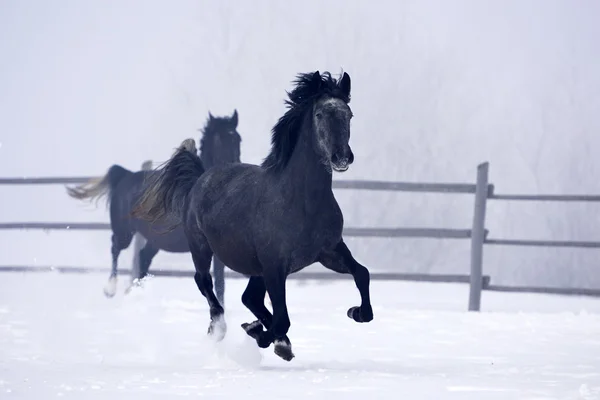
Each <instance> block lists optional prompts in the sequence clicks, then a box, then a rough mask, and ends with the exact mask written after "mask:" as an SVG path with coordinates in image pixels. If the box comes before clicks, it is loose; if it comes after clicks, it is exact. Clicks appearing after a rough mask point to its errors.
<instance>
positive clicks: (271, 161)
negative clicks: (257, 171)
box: [262, 71, 350, 171]
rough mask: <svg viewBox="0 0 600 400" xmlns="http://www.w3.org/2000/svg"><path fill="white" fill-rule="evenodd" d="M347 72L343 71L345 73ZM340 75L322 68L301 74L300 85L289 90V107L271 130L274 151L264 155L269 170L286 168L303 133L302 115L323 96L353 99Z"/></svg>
mask: <svg viewBox="0 0 600 400" xmlns="http://www.w3.org/2000/svg"><path fill="white" fill-rule="evenodd" d="M341 75H343V74H341ZM340 80H341V78H340V79H337V80H336V79H334V78H332V77H331V73H329V72H323V74H319V71H316V72H308V73H304V74H298V76H297V78H296V80H295V81H294V83H295V84H296V87H295V88H294V89H293V90H292V91H291V92H287V95H288V97H289V100H286V101H285V105H286V106H287V107H288V108H289V110H288V111H287V112H286V113H285V114H284V115H283V116H282V117H281V118H279V121H277V124H275V126H274V127H273V130H272V133H271V152H270V153H269V155H268V156H267V157H266V158H265V159H264V161H263V163H262V167H263V168H265V169H267V170H272V171H281V170H283V169H284V168H285V166H286V165H287V163H288V161H289V160H290V157H291V156H292V152H293V151H294V147H295V146H296V142H297V141H298V136H299V133H300V126H301V124H302V116H303V115H304V113H305V112H306V111H307V110H308V109H310V108H311V107H312V105H313V104H314V102H315V101H316V100H318V99H319V98H321V97H322V96H325V95H326V96H329V97H335V98H338V99H341V100H343V101H344V102H345V103H346V104H348V103H350V93H349V92H348V93H345V92H344V91H343V90H342V89H341V88H340Z"/></svg>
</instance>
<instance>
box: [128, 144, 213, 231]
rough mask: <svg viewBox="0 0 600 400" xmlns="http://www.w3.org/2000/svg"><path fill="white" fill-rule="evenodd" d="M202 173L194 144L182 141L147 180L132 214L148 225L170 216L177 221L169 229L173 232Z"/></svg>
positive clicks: (202, 167) (201, 166) (202, 168)
mask: <svg viewBox="0 0 600 400" xmlns="http://www.w3.org/2000/svg"><path fill="white" fill-rule="evenodd" d="M203 173H204V166H203V165H202V162H201V161H200V157H198V155H197V151H196V141H195V140H194V139H186V140H184V141H183V142H182V143H181V145H180V146H179V147H178V148H177V149H176V150H175V153H174V154H173V156H172V157H171V158H170V159H169V160H168V161H167V162H166V163H164V164H163V165H161V166H160V167H159V168H157V169H156V170H155V171H154V173H153V174H152V175H151V176H149V177H148V183H147V186H146V190H145V191H144V193H143V195H142V197H141V198H140V200H139V202H138V203H137V205H136V206H135V208H134V209H133V212H132V215H133V216H134V217H136V218H139V219H143V220H146V221H150V222H155V221H158V220H163V221H166V220H167V219H168V218H169V217H171V218H174V219H175V220H176V221H177V222H176V223H175V224H174V225H173V226H171V227H170V228H171V229H170V230H172V229H174V228H175V226H176V225H178V224H179V221H181V219H182V217H183V213H184V211H185V210H184V209H185V204H186V199H187V196H188V194H189V192H190V191H191V190H192V187H193V186H194V184H195V183H196V181H197V180H198V178H199V177H200V175H202V174H203Z"/></svg>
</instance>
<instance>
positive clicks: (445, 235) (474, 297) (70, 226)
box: [0, 161, 600, 311]
mask: <svg viewBox="0 0 600 400" xmlns="http://www.w3.org/2000/svg"><path fill="white" fill-rule="evenodd" d="M150 166H151V163H150V162H149V161H147V162H146V163H144V166H143V168H144V169H147V168H150ZM488 175H489V163H487V162H485V163H482V164H480V165H478V167H477V175H476V181H475V183H474V184H468V183H420V182H386V181H369V180H343V181H334V182H333V187H334V189H352V190H371V191H400V192H421V193H454V194H470V195H474V196H475V203H474V210H473V220H472V223H471V228H470V229H448V228H355V227H346V228H345V229H344V236H347V237H380V238H407V237H410V238H435V239H470V241H471V256H470V274H469V275H428V274H402V273H373V274H372V279H393V280H415V281H431V282H468V283H469V285H470V290H469V300H468V309H469V311H479V310H480V309H481V292H482V290H496V291H526V292H541V293H557V294H567V295H568V294H570V295H591V296H600V290H594V289H577V288H573V289H571V288H540V287H506V286H498V285H492V284H491V283H490V278H489V277H488V276H484V275H483V247H484V245H485V244H487V245H503V246H542V247H572V248H600V242H593V241H589V242H585V241H583V242H582V241H555V240H518V239H490V238H488V231H487V230H486V229H485V216H486V208H487V203H488V201H490V200H504V201H559V202H600V196H591V195H498V194H495V193H494V186H493V185H492V184H490V183H489V182H488ZM90 178H92V177H39V178H0V185H53V184H61V185H65V184H80V183H84V182H87V181H88V180H89V179H90ZM0 229H44V230H107V229H110V224H107V223H69V222H51V223H41V222H16V223H0ZM142 241H143V238H139V239H137V240H136V242H135V243H136V244H135V247H134V262H133V270H134V271H135V268H137V255H138V253H139V250H140V249H141V247H142V246H143V244H142V243H141V242H142ZM49 269H52V270H59V271H62V272H86V271H90V269H89V268H73V267H52V268H50V267H48V268H45V269H44V268H42V269H40V268H37V267H36V268H29V267H18V266H0V271H32V270H35V271H42V270H49ZM191 273H192V272H191V271H189V272H187V271H157V272H153V274H154V275H162V276H187V275H191ZM227 277H229V278H236V277H240V275H238V274H232V273H228V274H227ZM297 277H298V278H302V279H327V276H326V275H324V274H310V273H304V272H303V273H300V274H298V276H297ZM340 277H341V278H343V276H340ZM292 278H294V276H292ZM346 278H348V277H346ZM219 284H220V283H219V282H216V285H215V286H217V285H219Z"/></svg>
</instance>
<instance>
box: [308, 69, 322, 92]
mask: <svg viewBox="0 0 600 400" xmlns="http://www.w3.org/2000/svg"><path fill="white" fill-rule="evenodd" d="M322 83H323V81H321V73H320V72H319V71H315V73H314V74H313V75H312V82H311V86H312V90H313V91H314V92H318V91H319V90H320V89H321V84H322Z"/></svg>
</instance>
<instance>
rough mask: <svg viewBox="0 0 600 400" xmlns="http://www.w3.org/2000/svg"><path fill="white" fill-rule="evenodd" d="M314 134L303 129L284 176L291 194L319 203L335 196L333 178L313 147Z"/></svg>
mask: <svg viewBox="0 0 600 400" xmlns="http://www.w3.org/2000/svg"><path fill="white" fill-rule="evenodd" d="M312 141H313V138H312V132H311V131H310V130H308V129H303V131H302V133H301V134H300V137H299V138H298V142H297V143H296V147H295V148H294V151H293V153H292V156H291V158H290V161H289V162H288V165H287V167H286V168H285V169H284V171H283V174H285V175H286V179H284V182H285V184H286V185H287V186H288V189H289V192H291V193H293V194H294V196H295V197H304V198H305V199H306V200H309V201H310V200H315V201H319V200H321V199H323V198H324V197H329V196H332V195H333V192H332V189H331V183H332V176H331V173H330V172H328V171H327V170H326V169H325V166H324V165H323V163H322V160H321V159H320V157H319V155H318V154H317V153H316V151H315V149H314V145H313V142H312Z"/></svg>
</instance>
